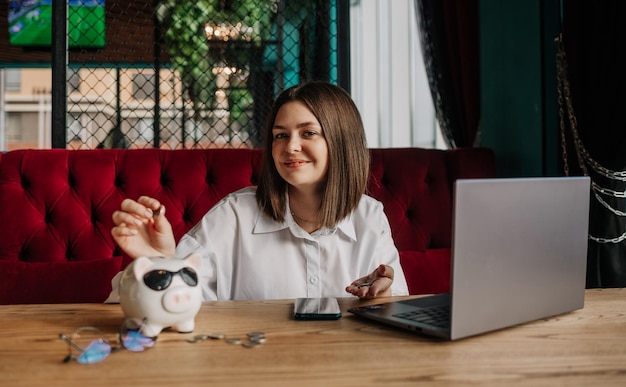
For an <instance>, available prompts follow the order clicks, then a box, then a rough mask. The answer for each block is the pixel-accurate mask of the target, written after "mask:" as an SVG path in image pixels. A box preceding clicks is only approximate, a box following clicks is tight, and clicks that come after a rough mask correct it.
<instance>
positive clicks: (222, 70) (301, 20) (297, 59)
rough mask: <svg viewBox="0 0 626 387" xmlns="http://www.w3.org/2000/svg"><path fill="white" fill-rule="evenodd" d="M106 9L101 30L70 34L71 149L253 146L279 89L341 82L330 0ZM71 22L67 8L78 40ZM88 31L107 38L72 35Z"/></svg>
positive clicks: (203, 0)
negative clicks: (88, 39)
mask: <svg viewBox="0 0 626 387" xmlns="http://www.w3.org/2000/svg"><path fill="white" fill-rule="evenodd" d="M72 3H73V2H70V7H69V10H71V7H72ZM85 3H86V2H85ZM101 3H104V1H101ZM104 6H105V7H106V20H105V23H106V35H105V36H104V37H102V36H99V35H97V34H96V35H94V34H91V35H89V34H85V36H82V37H81V36H78V35H77V36H78V37H75V38H74V39H75V40H74V43H71V42H72V40H69V41H68V42H70V48H69V53H68V57H69V65H68V69H67V113H68V114H67V130H66V138H67V147H68V148H72V149H92V148H97V147H104V148H111V147H117V148H148V147H160V148H167V149H179V148H208V147H257V146H259V145H260V141H261V138H262V134H261V130H262V125H263V122H264V120H265V117H266V114H267V111H268V109H269V107H270V105H271V103H272V102H273V99H274V97H275V96H276V94H277V93H278V92H280V91H282V90H283V89H284V88H286V87H289V86H291V85H294V84H297V83H299V82H301V81H306V80H312V79H323V80H327V81H331V82H334V83H337V71H338V70H337V66H338V65H337V44H338V43H337V16H336V15H337V13H336V12H337V8H336V4H335V2H334V1H332V2H330V3H329V2H328V1H321V0H296V1H293V0H292V1H285V0H282V1H278V0H247V1H244V0H230V1H228V0H195V1H180V0H160V1H156V2H154V3H153V2H152V1H133V2H128V1H126V0H106V3H105V4H104ZM83 21H84V22H87V18H83ZM72 23H73V22H72V18H71V17H70V12H69V11H68V35H69V36H70V37H71V36H72V35H71V34H72V31H73V30H75V27H73V26H72ZM85 28H86V29H87V30H93V28H91V27H89V26H87V27H85ZM74 33H75V34H77V33H76V32H74ZM88 36H91V38H93V39H96V40H97V39H103V40H99V41H96V42H95V43H89V42H85V41H83V42H82V43H80V44H79V43H76V42H77V40H76V39H78V38H86V37H88ZM102 43H104V45H103V46H102V47H99V46H100V45H102ZM53 92H54V91H53ZM53 130H54V129H53Z"/></svg>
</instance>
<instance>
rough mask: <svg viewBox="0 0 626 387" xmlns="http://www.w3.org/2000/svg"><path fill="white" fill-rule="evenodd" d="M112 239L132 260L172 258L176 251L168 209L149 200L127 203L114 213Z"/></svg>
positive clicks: (154, 200) (149, 198)
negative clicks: (158, 257)
mask: <svg viewBox="0 0 626 387" xmlns="http://www.w3.org/2000/svg"><path fill="white" fill-rule="evenodd" d="M113 223H114V224H115V226H114V227H113V228H112V229H111V235H113V238H114V239H115V241H116V242H117V244H118V245H119V246H120V247H121V248H122V250H124V251H125V252H126V254H128V255H129V256H130V257H132V258H133V259H134V258H137V257H140V256H146V257H155V256H162V257H171V256H173V255H174V251H175V250H176V242H175V240H174V233H173V231H172V225H171V224H170V222H169V221H168V220H167V218H166V217H165V207H164V206H163V205H161V203H160V202H159V201H158V200H156V199H153V198H151V197H148V196H141V197H140V198H139V199H137V201H135V200H131V199H124V201H122V205H121V208H120V209H119V210H117V211H115V212H113Z"/></svg>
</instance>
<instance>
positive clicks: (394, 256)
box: [375, 204, 409, 296]
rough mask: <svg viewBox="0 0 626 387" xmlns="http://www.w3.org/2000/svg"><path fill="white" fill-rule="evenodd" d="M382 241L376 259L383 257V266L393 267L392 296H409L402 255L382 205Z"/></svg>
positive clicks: (380, 214) (379, 243) (378, 246)
mask: <svg viewBox="0 0 626 387" xmlns="http://www.w3.org/2000/svg"><path fill="white" fill-rule="evenodd" d="M379 217H380V220H379V223H378V224H380V225H381V229H380V239H379V241H378V243H377V248H376V253H375V257H381V259H382V262H381V263H383V264H385V265H388V266H391V267H392V268H393V272H394V277H393V284H392V285H391V295H392V296H406V295H408V294H409V289H408V286H407V283H406V278H405V277H404V271H403V270H402V266H401V265H400V255H399V253H398V249H397V248H396V245H395V243H394V241H393V238H392V236H391V227H390V226H389V220H388V219H387V216H386V215H385V213H384V212H383V209H382V204H381V206H380V212H379Z"/></svg>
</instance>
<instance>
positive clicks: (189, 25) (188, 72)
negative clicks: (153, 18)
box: [156, 0, 276, 116]
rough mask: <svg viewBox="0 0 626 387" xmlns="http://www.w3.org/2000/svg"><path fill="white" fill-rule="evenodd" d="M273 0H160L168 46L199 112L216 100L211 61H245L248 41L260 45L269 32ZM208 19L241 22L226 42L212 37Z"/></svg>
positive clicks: (216, 23)
mask: <svg viewBox="0 0 626 387" xmlns="http://www.w3.org/2000/svg"><path fill="white" fill-rule="evenodd" d="M226 4H227V5H226ZM275 6H276V0H230V1H224V0H193V1H189V0H187V1H185V0H163V1H161V2H160V3H159V4H158V5H157V9H156V11H157V18H158V20H159V22H160V23H161V26H162V28H163V31H164V37H165V44H166V47H167V52H168V54H169V56H170V60H171V63H172V65H173V67H174V68H175V69H176V70H178V71H179V73H180V76H181V78H182V82H183V84H184V86H185V88H186V89H187V90H188V92H189V98H190V100H191V102H192V103H193V107H194V111H195V112H196V116H198V114H199V112H200V111H202V110H206V109H212V108H213V106H214V104H215V91H216V88H217V86H216V82H215V80H216V75H215V74H213V67H214V66H215V65H216V64H218V63H220V62H221V61H224V62H227V64H228V65H231V66H233V65H234V66H237V67H240V68H242V67H244V66H246V65H247V64H248V60H249V58H248V57H247V55H246V54H247V52H249V51H250V50H249V48H250V46H251V45H252V46H256V47H258V46H260V45H261V44H262V43H263V41H265V40H267V39H268V38H269V37H270V33H271V24H272V17H273V15H274V12H273V11H274V10H273V7H274V8H275ZM207 23H208V24H209V25H212V26H220V25H225V26H238V28H239V29H238V32H239V33H238V34H237V36H233V37H229V39H228V41H226V42H225V41H223V40H220V41H216V40H211V41H210V40H209V38H207V34H206V32H205V27H206V25H207ZM228 62H232V63H228Z"/></svg>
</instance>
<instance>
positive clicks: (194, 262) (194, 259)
mask: <svg viewBox="0 0 626 387" xmlns="http://www.w3.org/2000/svg"><path fill="white" fill-rule="evenodd" d="M184 261H185V262H186V263H187V264H188V265H189V266H191V267H193V268H194V269H196V270H198V269H199V268H200V266H201V265H202V258H200V254H198V253H191V254H189V255H188V256H186V257H185V258H184Z"/></svg>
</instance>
